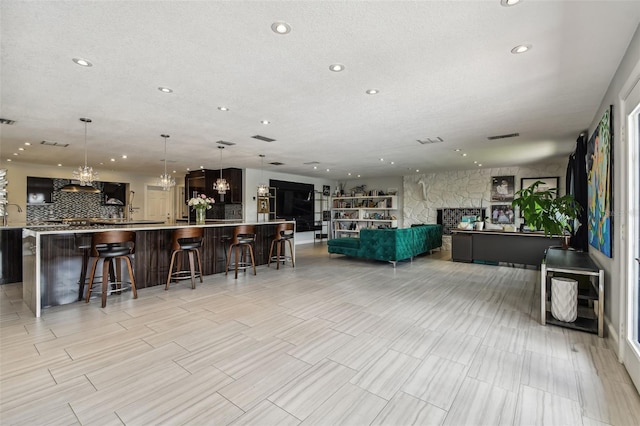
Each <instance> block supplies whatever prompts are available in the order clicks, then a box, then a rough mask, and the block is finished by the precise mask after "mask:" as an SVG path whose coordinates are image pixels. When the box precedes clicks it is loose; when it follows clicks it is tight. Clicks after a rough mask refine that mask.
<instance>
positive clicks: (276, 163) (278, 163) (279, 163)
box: [269, 161, 284, 166]
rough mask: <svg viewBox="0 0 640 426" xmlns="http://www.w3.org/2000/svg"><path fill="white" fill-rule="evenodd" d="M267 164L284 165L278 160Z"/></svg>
mask: <svg viewBox="0 0 640 426" xmlns="http://www.w3.org/2000/svg"><path fill="white" fill-rule="evenodd" d="M269 164H272V165H274V166H283V165H284V163H281V162H279V161H274V162H273V163H269Z"/></svg>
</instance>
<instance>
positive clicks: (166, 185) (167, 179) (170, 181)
mask: <svg viewBox="0 0 640 426" xmlns="http://www.w3.org/2000/svg"><path fill="white" fill-rule="evenodd" d="M160 137H162V138H164V173H163V174H161V175H160V179H158V185H160V186H161V187H162V190H163V191H169V190H170V189H171V187H172V186H175V185H176V180H175V179H174V178H173V176H171V175H169V174H167V138H169V137H170V136H169V135H160Z"/></svg>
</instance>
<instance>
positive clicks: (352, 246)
mask: <svg viewBox="0 0 640 426" xmlns="http://www.w3.org/2000/svg"><path fill="white" fill-rule="evenodd" d="M327 247H328V251H329V254H332V253H335V254H343V255H345V256H352V257H361V258H364V259H374V260H383V261H387V262H391V263H392V264H393V267H394V268H395V266H396V262H398V261H399V260H405V259H412V258H413V257H414V256H417V255H419V254H422V253H427V252H429V251H431V250H433V249H436V248H439V247H442V225H419V226H413V227H411V228H394V229H362V230H361V231H360V237H359V238H334V239H330V240H329V241H328V243H327Z"/></svg>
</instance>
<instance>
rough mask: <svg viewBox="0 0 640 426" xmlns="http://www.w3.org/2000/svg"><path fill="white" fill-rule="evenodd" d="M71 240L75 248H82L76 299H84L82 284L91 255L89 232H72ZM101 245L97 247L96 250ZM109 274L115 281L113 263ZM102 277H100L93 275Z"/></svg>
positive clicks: (84, 280)
mask: <svg viewBox="0 0 640 426" xmlns="http://www.w3.org/2000/svg"><path fill="white" fill-rule="evenodd" d="M73 242H74V245H75V247H76V250H82V267H81V268H80V278H79V279H78V301H80V300H82V299H84V286H85V285H86V284H87V279H88V277H87V272H89V258H90V257H91V234H80V233H78V234H73ZM100 249H102V246H100V247H98V250H100ZM109 276H110V277H111V279H112V280H113V281H115V279H116V278H115V276H116V273H115V271H114V269H113V264H111V265H109ZM95 278H102V277H94V279H95Z"/></svg>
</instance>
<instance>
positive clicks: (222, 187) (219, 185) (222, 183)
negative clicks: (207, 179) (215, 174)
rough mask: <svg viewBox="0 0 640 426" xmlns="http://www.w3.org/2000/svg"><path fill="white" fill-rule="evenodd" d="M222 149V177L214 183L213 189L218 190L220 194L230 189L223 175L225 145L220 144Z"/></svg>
mask: <svg viewBox="0 0 640 426" xmlns="http://www.w3.org/2000/svg"><path fill="white" fill-rule="evenodd" d="M218 149H220V177H219V178H218V179H217V180H216V183H215V184H214V185H213V189H214V190H216V191H218V194H220V195H224V194H226V193H227V191H228V190H229V189H230V187H229V183H228V182H227V180H226V179H225V178H223V177H222V150H223V149H224V146H219V147H218Z"/></svg>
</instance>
